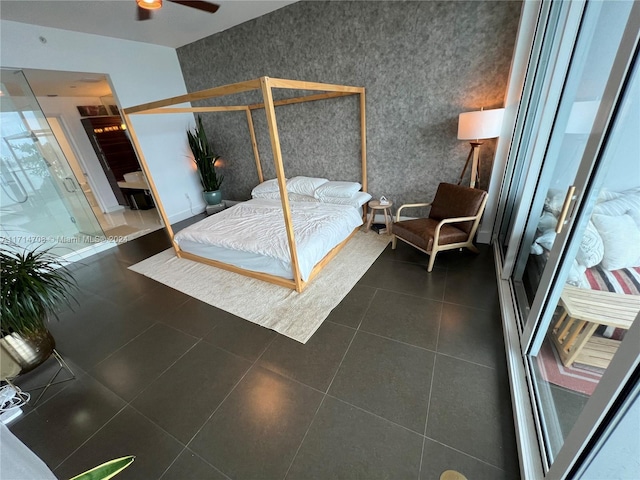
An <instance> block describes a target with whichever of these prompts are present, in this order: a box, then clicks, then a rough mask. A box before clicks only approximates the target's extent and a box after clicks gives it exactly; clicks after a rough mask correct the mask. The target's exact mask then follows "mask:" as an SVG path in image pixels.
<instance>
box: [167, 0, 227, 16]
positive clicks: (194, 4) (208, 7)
mask: <svg viewBox="0 0 640 480" xmlns="http://www.w3.org/2000/svg"><path fill="white" fill-rule="evenodd" d="M167 1H168V2H171V3H179V4H180V5H184V6H185V7H191V8H196V9H198V10H202V11H203V12H208V13H216V12H217V11H218V9H219V8H220V5H218V4H217V3H211V2H204V1H190V0H167Z"/></svg>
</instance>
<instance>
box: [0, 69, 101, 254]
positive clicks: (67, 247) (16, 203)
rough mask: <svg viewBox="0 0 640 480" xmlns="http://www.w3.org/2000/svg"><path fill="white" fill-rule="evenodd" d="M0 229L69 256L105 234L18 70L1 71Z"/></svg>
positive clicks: (14, 237)
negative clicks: (0, 227)
mask: <svg viewBox="0 0 640 480" xmlns="http://www.w3.org/2000/svg"><path fill="white" fill-rule="evenodd" d="M0 80H1V84H2V97H1V112H0V114H1V116H0V126H1V131H2V140H1V143H0V203H1V208H0V224H1V226H2V232H1V233H2V237H3V238H5V239H8V240H10V241H13V242H14V243H18V244H21V245H23V246H27V247H29V246H30V247H35V246H37V245H44V246H52V247H54V248H55V249H56V252H57V253H59V254H61V255H65V254H68V253H71V252H73V251H77V250H81V249H84V248H85V247H88V246H92V245H95V244H96V243H97V242H99V241H102V240H104V234H103V231H102V229H101V228H100V225H99V223H98V221H97V219H96V217H95V215H94V213H93V211H92V209H91V206H90V205H89V202H88V201H87V199H86V197H85V195H84V193H83V191H82V189H81V188H80V185H79V183H78V181H77V179H76V178H75V176H74V174H73V172H72V170H71V168H70V166H69V163H68V162H67V161H66V159H65V157H64V154H63V153H62V150H61V149H60V146H59V145H58V142H57V141H56V138H55V136H54V135H53V133H52V131H51V129H50V128H49V125H48V123H47V121H46V119H45V117H44V114H43V113H42V110H41V109H40V106H39V105H38V103H37V101H36V98H35V96H34V95H33V93H32V92H31V89H30V87H29V84H28V83H27V81H26V79H25V78H24V75H23V74H22V72H21V71H19V70H8V69H2V70H1V77H0Z"/></svg>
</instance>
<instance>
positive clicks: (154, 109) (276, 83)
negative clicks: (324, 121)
mask: <svg viewBox="0 0 640 480" xmlns="http://www.w3.org/2000/svg"><path fill="white" fill-rule="evenodd" d="M274 88H282V89H292V90H307V91H320V92H324V93H316V94H310V95H304V96H300V97H295V98H287V99H284V100H277V101H274V100H273V92H272V90H273V89H274ZM252 90H260V91H261V92H262V99H263V101H262V103H256V104H250V105H239V106H216V107H173V108H167V107H171V106H172V105H177V104H181V103H188V102H194V101H197V100H206V99H210V98H217V97H223V96H226V95H232V94H236V93H242V92H247V91H252ZM347 95H360V145H361V158H362V189H363V191H366V190H367V133H366V111H365V89H364V87H350V86H346V85H333V84H328V83H316V82H303V81H298V80H285V79H281V78H269V77H260V78H257V79H255V80H248V81H246V82H239V83H233V84H229V85H224V86H220V87H214V88H210V89H207V90H201V91H198V92H194V93H189V94H186V95H180V96H177V97H171V98H166V99H164V100H158V101H156V102H151V103H145V104H142V105H137V106H134V107H130V108H125V109H124V110H123V111H122V113H123V115H124V120H125V122H126V124H127V128H128V130H129V133H130V135H131V141H132V142H133V145H134V147H135V149H136V151H137V153H138V158H139V160H140V165H141V167H142V170H143V171H144V174H145V176H146V177H147V180H148V182H149V187H150V189H151V192H152V193H153V197H154V199H155V202H156V206H157V208H158V211H159V212H160V216H161V217H162V220H163V222H164V225H165V228H166V229H167V232H168V233H169V237H170V238H171V243H172V244H173V248H174V250H175V251H176V255H177V256H178V257H182V258H187V259H189V260H194V261H197V262H201V263H205V264H208V265H212V266H214V267H218V268H222V269H225V270H229V271H232V272H235V273H239V274H242V275H246V276H248V277H252V278H257V279H260V280H265V281H267V282H271V283H275V284H277V285H281V286H284V287H288V288H292V289H295V290H296V291H297V292H302V290H304V288H305V287H306V285H307V284H308V283H309V282H310V281H311V280H312V279H313V278H314V277H315V276H316V275H317V274H318V273H319V272H320V271H321V270H322V268H324V266H325V265H326V264H327V263H329V261H330V260H331V259H332V258H333V257H335V255H336V254H337V253H338V252H339V251H340V250H341V249H342V247H343V246H344V245H345V244H346V243H347V242H348V241H349V239H350V238H351V237H352V236H353V235H354V233H355V232H356V230H357V229H356V230H354V232H353V233H352V234H351V235H350V236H349V237H348V238H347V239H345V240H344V241H343V242H342V243H340V244H339V245H337V246H336V247H335V248H333V249H332V250H331V251H330V252H329V253H328V254H327V255H326V256H325V257H324V258H323V259H322V260H321V261H320V262H318V264H317V265H316V266H315V267H314V269H313V270H312V272H311V274H310V276H309V279H308V280H307V281H303V280H302V277H301V275H300V267H299V263H298V254H297V251H296V242H295V237H294V232H293V223H292V220H291V209H290V206H289V198H288V196H287V187H286V183H285V182H286V180H285V175H284V167H283V164H282V152H281V149H280V137H279V135H278V125H277V122H276V112H275V107H277V106H282V105H292V104H295V103H302V102H311V101H315V100H324V99H329V98H336V97H343V96H347ZM256 109H264V110H265V113H266V115H267V126H268V128H269V137H270V140H271V149H272V151H273V163H274V166H275V171H276V176H277V179H278V187H279V189H280V199H281V201H282V211H283V215H284V224H285V229H286V231H287V240H288V244H289V252H290V254H291V265H292V273H293V279H292V280H289V279H286V278H283V277H278V276H276V275H270V274H267V273H261V272H254V271H252V270H245V269H243V268H240V267H236V266H235V265H230V264H227V263H223V262H219V261H217V260H211V259H208V258H205V257H201V256H199V255H194V254H192V253H189V252H185V251H183V250H181V249H180V246H179V245H178V244H177V243H176V241H175V239H174V233H173V229H172V228H171V224H170V223H169V218H168V216H167V213H166V211H165V209H164V207H163V205H162V200H161V199H160V195H159V194H158V190H157V189H156V186H155V183H154V181H153V177H152V176H151V172H150V170H149V166H148V164H147V161H146V160H145V158H144V154H143V153H142V148H141V147H140V143H139V142H138V138H137V136H136V133H135V129H134V128H133V124H132V122H131V118H130V117H131V115H139V114H147V115H148V114H171V113H204V112H230V111H245V112H246V115H247V124H248V126H249V134H250V136H251V146H252V147H253V154H254V157H255V162H256V169H257V170H258V179H259V180H260V183H262V182H263V181H264V177H263V176H262V167H261V165H260V155H259V153H258V143H257V141H256V136H255V131H254V127H253V118H252V116H251V111H252V110H256Z"/></svg>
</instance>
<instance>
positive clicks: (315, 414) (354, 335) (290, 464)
mask: <svg viewBox="0 0 640 480" xmlns="http://www.w3.org/2000/svg"><path fill="white" fill-rule="evenodd" d="M376 293H377V289H376V291H375V292H374V294H373V296H372V297H371V300H369V304H368V305H367V308H366V309H365V311H364V313H363V314H362V316H361V318H360V322H359V323H358V327H357V328H356V329H355V332H354V333H353V336H352V337H351V341H350V342H349V345H348V346H347V348H346V349H345V351H344V354H343V355H342V358H341V359H340V363H339V364H338V368H336V371H335V373H334V374H333V376H332V377H331V380H330V381H329V385H327V388H326V390H325V391H324V392H323V396H322V400H320V404H319V405H318V408H317V409H316V411H315V413H314V414H313V418H312V419H311V422H310V423H309V426H308V427H307V430H306V431H305V432H304V435H303V437H302V440H301V441H300V444H299V445H298V448H297V449H296V452H295V454H294V455H293V458H292V459H291V462H290V463H289V467H288V468H287V471H286V472H285V474H284V477H283V478H284V479H286V478H287V476H288V475H289V472H290V471H291V467H292V466H293V464H294V462H295V461H296V458H297V457H298V453H299V452H300V449H301V448H302V444H303V443H304V441H305V439H306V438H307V435H308V434H309V431H310V430H311V427H312V426H313V424H314V422H315V420H316V418H317V416H318V412H319V411H320V408H321V407H322V405H324V401H325V399H326V398H327V395H328V394H327V392H328V391H329V389H330V388H331V385H333V381H334V380H335V378H336V376H337V375H338V372H339V371H340V367H342V363H343V362H344V359H345V358H346V356H347V353H349V350H350V349H351V345H352V344H353V341H354V340H355V338H356V335H357V334H358V329H359V328H360V325H361V324H362V320H363V319H364V317H365V316H366V314H367V312H368V311H369V308H371V304H372V303H373V299H374V298H375V296H376ZM300 383H301V382H300ZM303 385H304V384H303ZM307 386H308V385H307Z"/></svg>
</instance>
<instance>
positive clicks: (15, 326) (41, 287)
mask: <svg viewBox="0 0 640 480" xmlns="http://www.w3.org/2000/svg"><path fill="white" fill-rule="evenodd" d="M50 250H51V247H49V248H43V247H42V245H39V246H38V247H35V248H33V249H25V248H23V247H21V246H19V245H17V244H15V243H12V242H9V241H6V240H5V239H4V238H2V239H0V267H1V272H0V300H1V301H2V304H1V306H0V315H1V318H2V321H1V322H0V342H1V343H2V348H4V349H6V351H7V352H8V353H9V354H10V355H11V357H13V358H14V360H15V361H16V362H17V363H18V364H19V365H20V368H21V370H20V372H19V373H26V372H28V371H30V370H33V369H34V368H36V367H37V366H38V365H40V364H41V363H43V362H44V361H45V360H47V359H48V358H49V357H50V356H51V354H52V353H53V351H54V349H55V346H56V344H55V340H54V339H53V336H52V335H51V333H50V332H49V329H48V328H47V322H48V321H49V319H50V318H51V317H52V316H53V317H55V318H57V309H58V307H59V306H61V305H65V304H66V305H71V302H72V301H73V302H75V298H74V297H73V294H72V291H73V290H75V289H76V288H77V284H76V282H75V280H74V279H73V277H72V276H71V274H70V273H69V272H68V271H67V270H66V269H65V268H61V267H62V266H63V265H62V262H61V259H60V257H58V256H57V255H55V254H52V253H51V251H50Z"/></svg>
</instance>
